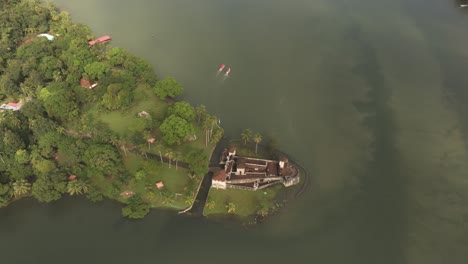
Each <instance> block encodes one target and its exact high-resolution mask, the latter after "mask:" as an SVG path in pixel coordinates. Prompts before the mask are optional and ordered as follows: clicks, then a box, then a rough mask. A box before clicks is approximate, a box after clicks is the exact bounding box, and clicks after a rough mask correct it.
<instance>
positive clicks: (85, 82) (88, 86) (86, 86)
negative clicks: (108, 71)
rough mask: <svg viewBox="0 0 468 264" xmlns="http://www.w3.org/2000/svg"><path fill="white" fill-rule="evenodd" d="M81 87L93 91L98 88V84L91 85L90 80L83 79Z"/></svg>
mask: <svg viewBox="0 0 468 264" xmlns="http://www.w3.org/2000/svg"><path fill="white" fill-rule="evenodd" d="M80 85H81V87H84V88H87V89H93V88H94V87H96V86H97V82H96V83H91V82H90V81H89V80H88V79H86V78H81V80H80Z"/></svg>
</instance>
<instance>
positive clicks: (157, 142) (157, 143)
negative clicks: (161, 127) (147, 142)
mask: <svg viewBox="0 0 468 264" xmlns="http://www.w3.org/2000/svg"><path fill="white" fill-rule="evenodd" d="M162 147H163V145H162V142H161V140H158V141H156V148H157V149H158V152H159V158H161V163H164V162H163V155H162V153H161V149H162Z"/></svg>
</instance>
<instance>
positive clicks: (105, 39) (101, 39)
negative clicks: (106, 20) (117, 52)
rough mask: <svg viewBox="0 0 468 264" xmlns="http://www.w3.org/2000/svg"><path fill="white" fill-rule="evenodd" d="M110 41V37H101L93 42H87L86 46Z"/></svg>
mask: <svg viewBox="0 0 468 264" xmlns="http://www.w3.org/2000/svg"><path fill="white" fill-rule="evenodd" d="M110 40H111V37H110V36H102V37H100V38H97V39H95V40H91V41H90V42H88V44H89V45H90V46H93V45H94V44H96V43H100V42H107V41H110Z"/></svg>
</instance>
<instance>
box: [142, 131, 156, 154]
mask: <svg viewBox="0 0 468 264" xmlns="http://www.w3.org/2000/svg"><path fill="white" fill-rule="evenodd" d="M143 137H144V138H145V139H146V142H148V151H150V150H151V144H153V143H154V141H153V140H151V139H152V137H151V132H149V131H148V130H145V131H143Z"/></svg>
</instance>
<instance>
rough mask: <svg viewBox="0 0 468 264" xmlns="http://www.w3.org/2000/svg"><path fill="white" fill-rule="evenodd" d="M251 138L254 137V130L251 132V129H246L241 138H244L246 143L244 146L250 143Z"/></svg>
mask: <svg viewBox="0 0 468 264" xmlns="http://www.w3.org/2000/svg"><path fill="white" fill-rule="evenodd" d="M251 136H252V130H250V128H246V129H244V130H243V131H242V133H241V137H242V141H243V142H244V145H245V144H247V142H250V137H251Z"/></svg>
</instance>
